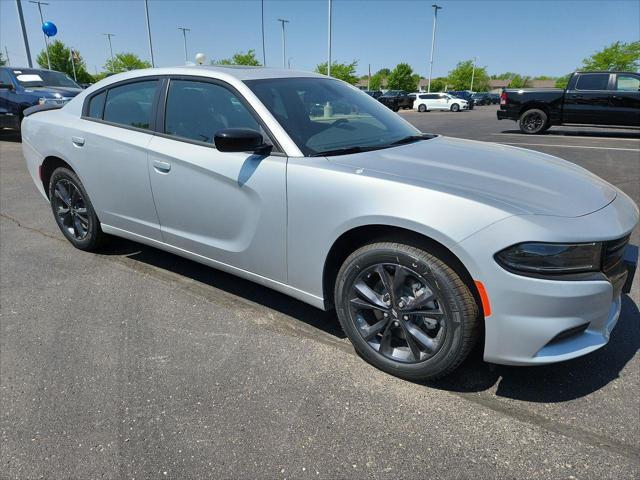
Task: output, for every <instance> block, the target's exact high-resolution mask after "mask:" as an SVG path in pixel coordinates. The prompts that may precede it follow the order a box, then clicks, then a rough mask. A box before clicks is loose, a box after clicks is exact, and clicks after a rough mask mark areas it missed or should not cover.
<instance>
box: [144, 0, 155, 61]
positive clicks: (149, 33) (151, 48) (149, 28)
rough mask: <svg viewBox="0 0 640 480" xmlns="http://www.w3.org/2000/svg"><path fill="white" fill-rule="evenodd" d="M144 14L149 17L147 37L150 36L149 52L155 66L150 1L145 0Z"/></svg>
mask: <svg viewBox="0 0 640 480" xmlns="http://www.w3.org/2000/svg"><path fill="white" fill-rule="evenodd" d="M144 14H145V16H146V17H147V37H148V38H149V53H150V54H151V66H152V67H154V68H155V66H156V62H155V61H154V59H153V45H152V44H151V24H150V23H149V3H148V1H147V0H144Z"/></svg>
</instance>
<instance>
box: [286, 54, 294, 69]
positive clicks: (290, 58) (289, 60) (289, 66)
mask: <svg viewBox="0 0 640 480" xmlns="http://www.w3.org/2000/svg"><path fill="white" fill-rule="evenodd" d="M291 60H293V57H289V58H288V59H287V67H288V68H289V70H291Z"/></svg>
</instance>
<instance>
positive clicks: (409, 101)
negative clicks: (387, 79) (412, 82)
mask: <svg viewBox="0 0 640 480" xmlns="http://www.w3.org/2000/svg"><path fill="white" fill-rule="evenodd" d="M415 100H416V96H415V95H411V94H409V93H407V92H405V91H404V90H389V91H387V92H385V93H384V94H383V95H381V96H380V97H378V101H379V102H380V103H382V104H383V105H386V106H387V107H389V108H390V109H391V110H393V111H394V112H397V111H398V110H400V109H401V108H413V102H414V101H415Z"/></svg>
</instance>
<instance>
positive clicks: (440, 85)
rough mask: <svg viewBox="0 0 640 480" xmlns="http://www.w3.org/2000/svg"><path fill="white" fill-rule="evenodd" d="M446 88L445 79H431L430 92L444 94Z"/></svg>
mask: <svg viewBox="0 0 640 480" xmlns="http://www.w3.org/2000/svg"><path fill="white" fill-rule="evenodd" d="M445 88H447V79H446V78H445V77H438V78H432V79H431V91H432V92H444V89H445Z"/></svg>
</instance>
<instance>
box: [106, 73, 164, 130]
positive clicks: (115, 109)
mask: <svg viewBox="0 0 640 480" xmlns="http://www.w3.org/2000/svg"><path fill="white" fill-rule="evenodd" d="M157 87H158V80H149V81H144V82H136V83H130V84H127V85H122V86H120V87H114V88H111V89H109V90H108V92H107V98H106V102H105V105H104V116H103V118H104V120H105V121H107V122H113V123H119V124H121V125H126V126H128V127H136V128H144V129H149V128H150V125H151V113H152V111H153V100H154V97H155V93H156V89H157Z"/></svg>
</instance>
